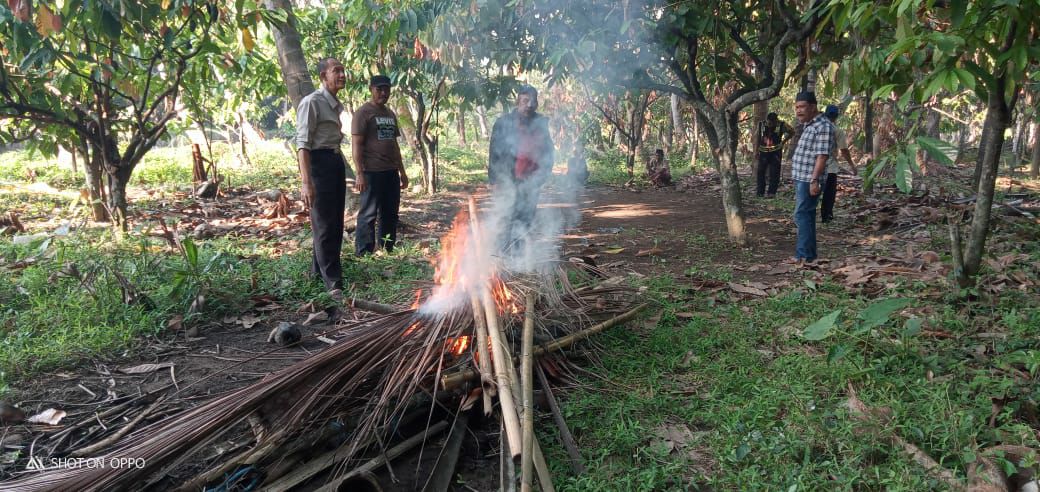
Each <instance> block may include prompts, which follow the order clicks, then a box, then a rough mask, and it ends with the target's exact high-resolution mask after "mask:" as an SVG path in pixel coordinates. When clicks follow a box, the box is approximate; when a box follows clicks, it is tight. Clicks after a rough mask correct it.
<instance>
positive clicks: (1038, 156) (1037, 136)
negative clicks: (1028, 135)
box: [1029, 123, 1040, 179]
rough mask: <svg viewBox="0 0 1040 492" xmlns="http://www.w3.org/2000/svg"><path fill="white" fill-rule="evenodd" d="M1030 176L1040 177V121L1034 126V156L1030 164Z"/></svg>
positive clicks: (1033, 177)
mask: <svg viewBox="0 0 1040 492" xmlns="http://www.w3.org/2000/svg"><path fill="white" fill-rule="evenodd" d="M1029 177H1030V178H1032V179H1037V178H1040V123H1037V124H1036V125H1034V126H1033V158H1032V159H1031V162H1030V165H1029Z"/></svg>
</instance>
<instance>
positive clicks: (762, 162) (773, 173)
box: [755, 152, 780, 196]
mask: <svg viewBox="0 0 1040 492" xmlns="http://www.w3.org/2000/svg"><path fill="white" fill-rule="evenodd" d="M757 171H758V172H757V175H758V182H757V185H758V186H757V187H756V188H755V194H756V195H758V196H762V195H764V194H766V193H768V194H770V195H775V194H776V188H777V187H778V186H780V152H759V153H758V169H757ZM767 175H768V176H767ZM767 179H768V184H769V189H768V191H766V183H767Z"/></svg>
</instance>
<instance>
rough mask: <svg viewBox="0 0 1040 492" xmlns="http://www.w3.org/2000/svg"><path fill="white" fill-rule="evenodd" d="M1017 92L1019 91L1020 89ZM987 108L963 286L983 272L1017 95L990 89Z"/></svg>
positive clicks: (1001, 79)
mask: <svg viewBox="0 0 1040 492" xmlns="http://www.w3.org/2000/svg"><path fill="white" fill-rule="evenodd" d="M1006 83H1007V75H1002V76H1001V77H999V78H998V79H997V84H996V85H997V87H1001V88H1002V87H1004V85H1005V84H1006ZM1016 94H1017V91H1016ZM988 99H989V100H988V105H987V109H986V125H987V126H988V127H989V128H990V132H989V139H988V141H984V142H983V148H982V152H981V155H982V159H981V163H982V164H983V166H982V169H981V172H980V173H979V174H980V179H979V183H978V188H977V190H978V195H977V196H976V200H975V215H974V216H973V217H972V220H971V232H970V236H969V237H968V244H967V250H966V251H965V253H964V270H963V271H962V272H961V275H960V278H959V279H958V280H959V282H960V284H961V286H962V287H967V286H970V285H971V283H972V282H973V280H974V277H975V275H977V274H978V273H979V267H980V265H981V264H982V255H983V254H984V253H985V248H986V237H987V235H988V234H989V218H990V213H991V212H992V207H993V191H994V189H995V188H996V182H997V171H998V170H999V168H1000V153H1001V150H1002V149H1003V147H1004V131H1005V130H1006V129H1007V128H1008V126H1010V124H1011V111H1012V110H1013V109H1014V106H1015V102H1016V99H1017V95H1015V96H1012V97H1011V103H1010V104H1008V102H1007V101H1006V100H1005V99H1004V91H1002V90H992V89H991V90H990V91H989V98H988Z"/></svg>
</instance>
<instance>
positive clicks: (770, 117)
mask: <svg viewBox="0 0 1040 492" xmlns="http://www.w3.org/2000/svg"><path fill="white" fill-rule="evenodd" d="M777 118H779V117H778V116H777V115H776V113H769V114H767V115H766V119H767V120H769V121H776V120H777Z"/></svg>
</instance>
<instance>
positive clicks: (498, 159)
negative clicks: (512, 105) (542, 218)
mask: <svg viewBox="0 0 1040 492" xmlns="http://www.w3.org/2000/svg"><path fill="white" fill-rule="evenodd" d="M537 109H538V91H537V90H536V89H535V88H534V87H531V86H528V85H525V86H522V87H520V90H518V91H517V95H516V109H515V110H513V111H511V112H509V113H507V114H506V115H504V116H502V117H501V118H499V119H498V121H496V122H495V125H494V127H493V128H492V130H491V145H490V146H489V148H488V181H489V183H490V184H491V195H492V200H495V201H496V203H499V204H505V205H507V206H508V209H509V210H510V213H509V214H508V215H507V220H508V221H507V222H506V223H505V224H504V226H503V228H502V231H501V236H500V237H499V250H500V251H511V250H517V249H519V247H518V246H519V245H520V244H521V243H522V241H523V239H524V238H525V237H526V236H527V233H528V231H529V230H530V228H531V223H532V222H533V221H534V216H535V210H536V209H537V207H538V194H539V191H540V189H541V187H542V185H543V184H545V181H546V179H548V177H549V174H550V173H551V172H552V165H553V142H552V137H550V136H549V119H548V118H546V117H545V116H543V115H541V114H539V113H538V112H537Z"/></svg>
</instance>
